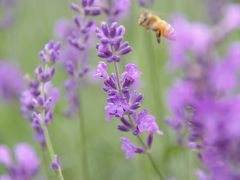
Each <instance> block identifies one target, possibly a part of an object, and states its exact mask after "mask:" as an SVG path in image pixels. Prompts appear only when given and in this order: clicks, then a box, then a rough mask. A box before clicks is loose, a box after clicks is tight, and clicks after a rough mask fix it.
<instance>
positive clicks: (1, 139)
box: [0, 0, 208, 180]
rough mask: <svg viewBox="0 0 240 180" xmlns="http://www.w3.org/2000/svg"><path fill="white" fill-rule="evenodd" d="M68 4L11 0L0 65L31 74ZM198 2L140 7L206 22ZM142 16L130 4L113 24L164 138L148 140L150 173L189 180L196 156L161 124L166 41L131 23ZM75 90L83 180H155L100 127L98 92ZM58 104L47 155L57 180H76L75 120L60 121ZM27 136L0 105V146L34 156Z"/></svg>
mask: <svg viewBox="0 0 240 180" xmlns="http://www.w3.org/2000/svg"><path fill="white" fill-rule="evenodd" d="M70 2H72V1H70V0H18V2H17V6H16V8H14V10H15V14H16V21H15V23H14V24H13V26H12V27H10V28H9V29H7V30H0V59H8V60H12V61H16V62H17V63H18V64H19V66H20V67H21V69H22V72H23V73H24V74H25V73H29V74H33V70H34V68H35V67H36V66H37V65H38V64H39V63H40V60H39V58H38V52H39V51H40V50H41V49H42V47H43V46H44V44H45V43H46V42H47V41H48V40H49V39H52V38H54V34H53V29H54V25H55V23H56V21H57V20H59V19H61V18H67V19H70V18H71V17H72V15H73V13H72V11H71V10H70V9H69V3H70ZM206 2H207V0H205V1H199V0H156V3H155V4H154V5H153V6H150V7H148V8H147V9H148V10H150V11H152V12H155V13H156V14H158V15H160V16H161V17H162V18H163V19H167V20H168V19H169V18H170V17H171V16H173V15H174V14H177V13H182V14H184V15H186V16H187V17H188V19H190V20H196V21H203V22H206V23H207V22H208V17H207V14H206ZM143 10H144V9H142V8H140V7H139V6H138V5H137V4H136V2H134V1H133V4H132V7H131V12H130V13H129V15H128V17H127V18H126V20H123V21H122V22H121V23H122V24H124V25H125V26H126V30H127V35H126V40H127V41H129V42H130V44H131V46H132V47H133V52H132V53H131V54H130V55H128V56H127V57H125V59H124V60H123V64H126V63H128V62H131V63H136V64H137V65H138V67H139V68H140V69H141V71H142V82H143V83H142V84H143V86H142V89H141V91H142V92H143V93H144V95H145V101H144V104H143V107H145V108H148V109H149V110H150V112H151V113H152V114H153V115H155V116H156V117H157V121H158V124H159V126H160V128H161V129H162V130H163V131H164V133H165V135H164V136H162V137H157V136H156V137H155V141H154V145H153V149H152V154H153V157H154V159H155V161H156V162H157V164H158V167H159V168H160V169H161V171H162V172H163V174H164V175H165V177H175V179H182V180H185V179H196V176H195V174H194V171H195V170H196V169H197V168H199V165H198V163H197V157H196V153H195V152H190V151H189V150H187V149H184V148H182V147H179V146H178V145H177V143H176V136H175V133H174V132H173V131H172V130H171V129H170V128H169V127H167V126H166V125H165V123H164V121H165V118H166V117H167V116H169V115H170V114H169V112H168V111H167V103H166V92H167V89H168V88H169V86H170V85H171V82H172V80H173V78H174V77H172V76H171V75H170V74H169V72H167V69H166V64H167V61H168V52H167V48H168V42H167V40H162V43H161V44H160V45H158V44H157V43H156V39H155V35H154V34H153V33H147V32H146V31H144V30H143V28H141V27H139V26H138V25H137V19H138V16H139V14H140V13H141V12H142V11H143ZM91 57H92V58H91V64H92V67H93V70H94V69H95V67H96V65H97V62H98V61H99V59H98V58H96V51H95V49H93V52H92V56H91ZM65 79H66V73H65V72H64V71H63V70H62V69H61V67H58V70H57V74H56V77H55V86H57V87H59V88H61V89H62V84H63V82H64V80H65ZM80 89H81V92H80V93H81V97H82V104H81V106H82V109H83V115H84V117H85V122H86V123H85V124H86V131H87V135H86V138H87V151H88V155H89V156H88V160H89V169H90V176H91V179H93V180H123V179H126V180H147V179H149V180H151V179H157V177H156V175H155V172H154V170H153V169H152V167H151V165H150V163H149V161H148V159H147V158H146V157H145V156H140V155H137V156H136V159H135V160H128V161H126V160H125V157H124V154H123V152H121V144H120V141H119V137H120V136H125V134H124V133H121V132H119V131H118V130H117V129H116V126H117V124H118V123H117V121H112V122H110V123H109V122H106V121H105V118H104V116H105V114H104V105H105V100H106V95H105V94H104V93H103V91H102V88H101V83H99V84H84V85H83V86H82V87H81V88H80ZM61 91H62V92H63V90H61ZM65 103H66V102H65V101H64V98H63V96H62V99H61V101H60V102H59V103H58V104H57V106H56V111H55V118H54V121H53V122H52V123H51V125H50V127H49V131H50V135H51V138H52V141H53V145H54V147H55V150H56V152H57V153H58V155H59V156H60V159H61V163H62V167H63V173H64V176H65V179H66V180H83V179H84V178H83V177H82V174H83V173H82V170H81V169H82V168H81V164H80V162H79V160H80V158H81V157H80V154H81V146H80V144H79V128H78V127H79V125H78V119H77V118H75V119H67V118H65V117H64V116H63V114H62V110H63V108H64V107H65V106H66V104H65ZM32 133H33V131H32V129H31V128H30V125H29V123H28V121H27V120H25V119H24V118H23V117H22V115H21V112H20V109H19V105H18V104H7V105H6V104H4V103H0V144H7V145H9V146H10V147H13V146H14V144H16V143H19V142H28V143H30V144H32V145H33V146H34V147H35V148H36V149H37V151H38V155H39V157H40V158H41V156H42V151H41V148H40V147H39V144H37V143H36V142H33V141H32ZM129 137H131V136H129ZM131 139H132V138H131ZM132 140H133V141H134V139H132ZM135 142H136V141H135ZM0 169H1V168H0ZM0 172H1V170H0ZM39 174H40V175H43V176H44V174H45V170H44V168H41V171H40V173H39Z"/></svg>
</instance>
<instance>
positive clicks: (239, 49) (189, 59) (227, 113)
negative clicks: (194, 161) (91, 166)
mask: <svg viewBox="0 0 240 180" xmlns="http://www.w3.org/2000/svg"><path fill="white" fill-rule="evenodd" d="M238 9H239V7H238V5H229V6H226V12H228V13H227V14H225V15H224V17H223V20H220V22H219V23H217V25H216V26H215V27H214V28H209V27H207V26H204V25H201V24H199V23H189V22H187V21H186V20H185V19H184V18H183V17H181V18H178V19H175V21H174V22H175V23H173V24H174V25H175V28H176V31H177V33H180V34H181V35H182V37H179V36H178V37H179V38H178V39H177V41H176V42H174V43H175V44H174V43H173V44H172V45H171V47H170V58H171V62H170V66H172V67H174V68H179V69H180V70H182V71H183V74H182V75H183V77H182V80H181V81H178V82H177V83H176V84H175V86H173V88H172V89H171V90H170V93H169V99H168V100H169V105H170V109H171V111H172V112H173V117H172V119H171V120H168V124H169V125H171V126H172V127H173V128H174V129H175V130H176V131H177V133H178V136H179V137H178V138H179V141H180V142H181V144H182V145H187V146H188V147H190V148H194V149H197V150H198V152H199V159H200V160H201V162H202V163H203V165H204V166H205V167H206V168H207V170H208V172H209V173H208V174H202V173H198V176H199V178H200V179H239V178H240V174H239V171H238V169H239V168H240V156H239V154H238V153H237V152H239V150H240V149H239V148H240V143H239V142H238V139H239V136H240V134H239V132H240V131H239V130H240V123H239V122H238V119H239V115H238V114H239V113H238V112H239V107H240V106H239V105H240V103H239V97H238V95H236V92H237V88H238V75H239V74H238V71H239V69H240V66H239V64H240V63H239V58H240V45H239V42H237V43H233V44H231V45H230V47H229V50H228V53H227V55H226V56H225V57H224V58H220V56H219V54H218V51H216V49H217V48H218V46H219V45H221V43H222V42H223V41H224V40H225V37H226V36H228V35H229V33H231V32H232V31H234V30H236V29H237V28H239V27H238V25H239V18H238V15H239V13H240V11H238ZM230 17H231V18H230ZM230 19H231V20H232V21H231V22H230ZM226 21H228V22H226ZM227 23H230V24H227ZM224 26H225V27H226V28H223V27H224ZM219 132H221V133H219ZM186 134H187V135H186ZM208 177H209V178H208Z"/></svg>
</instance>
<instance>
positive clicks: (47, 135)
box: [40, 66, 64, 180]
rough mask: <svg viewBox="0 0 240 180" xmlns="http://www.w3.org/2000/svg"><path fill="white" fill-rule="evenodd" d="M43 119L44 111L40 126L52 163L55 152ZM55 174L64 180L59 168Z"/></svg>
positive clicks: (42, 85)
mask: <svg viewBox="0 0 240 180" xmlns="http://www.w3.org/2000/svg"><path fill="white" fill-rule="evenodd" d="M45 69H46V66H45V67H44V70H45ZM44 85H45V84H44V83H42V84H41V95H42V97H43V98H44V96H45V91H44ZM44 119H45V114H44V110H42V112H41V121H40V125H41V128H42V130H43V135H44V138H45V141H46V146H47V149H48V153H49V157H50V160H51V162H53V161H54V159H55V152H54V149H53V145H52V141H51V138H50V135H49V132H48V128H47V126H46V125H45V122H44ZM55 172H56V174H57V176H58V179H59V180H64V178H63V175H62V169H61V166H60V168H59V169H58V170H56V171H55Z"/></svg>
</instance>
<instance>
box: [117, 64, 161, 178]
mask: <svg viewBox="0 0 240 180" xmlns="http://www.w3.org/2000/svg"><path fill="white" fill-rule="evenodd" d="M114 68H115V73H116V77H117V84H118V91H119V93H120V94H121V95H122V87H121V84H120V78H119V70H118V65H117V63H116V62H114ZM128 118H129V121H130V123H131V124H132V125H133V124H134V121H133V120H132V118H131V116H130V115H129V114H128ZM137 138H138V140H139V141H140V143H141V144H142V146H143V147H144V150H145V152H146V154H147V157H148V159H149V160H150V162H151V165H152V166H153V168H154V170H155V171H156V173H157V175H158V177H159V179H161V180H164V178H163V176H162V174H161V172H160V171H159V169H158V168H157V165H156V163H155V162H154V160H153V158H152V156H151V154H150V152H149V151H148V147H147V145H146V144H145V143H144V141H143V140H142V138H141V137H140V136H139V135H138V136H137Z"/></svg>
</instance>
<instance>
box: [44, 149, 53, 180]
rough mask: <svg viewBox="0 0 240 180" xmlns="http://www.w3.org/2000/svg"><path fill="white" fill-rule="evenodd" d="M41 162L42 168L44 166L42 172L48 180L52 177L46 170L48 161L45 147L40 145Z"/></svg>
mask: <svg viewBox="0 0 240 180" xmlns="http://www.w3.org/2000/svg"><path fill="white" fill-rule="evenodd" d="M42 164H43V168H44V172H45V175H46V176H47V179H48V180H50V179H52V177H51V174H50V172H49V170H48V168H47V167H48V162H47V158H46V148H44V147H42Z"/></svg>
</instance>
